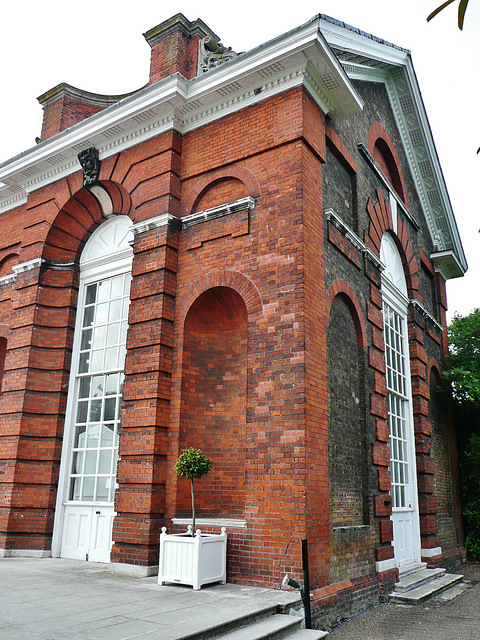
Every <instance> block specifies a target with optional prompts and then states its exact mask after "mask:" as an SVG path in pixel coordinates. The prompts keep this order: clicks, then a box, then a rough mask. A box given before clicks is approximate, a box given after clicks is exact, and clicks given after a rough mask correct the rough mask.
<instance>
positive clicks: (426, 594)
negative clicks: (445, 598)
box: [392, 573, 463, 604]
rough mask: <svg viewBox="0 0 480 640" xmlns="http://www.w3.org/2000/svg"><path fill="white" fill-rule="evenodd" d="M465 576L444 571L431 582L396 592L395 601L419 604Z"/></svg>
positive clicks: (394, 594)
mask: <svg viewBox="0 0 480 640" xmlns="http://www.w3.org/2000/svg"><path fill="white" fill-rule="evenodd" d="M462 579H463V576H461V575H458V574H454V573H444V574H443V575H442V576H441V577H439V578H436V579H434V580H432V581H430V582H425V583H423V584H421V585H420V586H417V587H414V588H412V589H411V590H410V591H405V592H395V593H393V594H392V595H393V596H394V602H405V603H408V604H418V603H419V602H423V601H424V600H426V599H427V598H430V597H431V596H434V595H436V594H438V593H440V592H441V591H445V589H448V588H449V587H452V586H453V585H454V584H457V582H460V581H461V580H462Z"/></svg>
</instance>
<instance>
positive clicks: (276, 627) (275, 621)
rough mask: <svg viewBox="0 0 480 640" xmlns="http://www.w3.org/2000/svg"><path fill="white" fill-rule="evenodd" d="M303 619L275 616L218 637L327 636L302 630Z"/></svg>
mask: <svg viewBox="0 0 480 640" xmlns="http://www.w3.org/2000/svg"><path fill="white" fill-rule="evenodd" d="M302 620H303V618H300V617H297V616H288V615H284V614H274V615H272V616H268V617H267V618H262V619H261V620H258V621H256V622H252V623H251V624H248V625H246V626H244V627H241V628H239V629H234V630H232V631H228V632H227V633H224V634H221V635H217V636H216V638H218V640H277V639H278V638H289V639H291V640H320V639H321V638H324V637H325V636H326V635H327V634H326V633H325V632H324V631H315V630H313V629H300V624H301V623H302Z"/></svg>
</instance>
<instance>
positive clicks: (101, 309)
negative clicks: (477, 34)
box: [95, 302, 108, 324]
mask: <svg viewBox="0 0 480 640" xmlns="http://www.w3.org/2000/svg"><path fill="white" fill-rule="evenodd" d="M107 315H108V302H103V303H102V304H97V313H96V314H95V324H105V322H106V321H107Z"/></svg>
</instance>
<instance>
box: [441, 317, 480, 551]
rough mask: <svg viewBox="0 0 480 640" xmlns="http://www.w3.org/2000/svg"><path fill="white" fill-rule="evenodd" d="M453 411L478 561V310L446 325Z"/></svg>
mask: <svg viewBox="0 0 480 640" xmlns="http://www.w3.org/2000/svg"><path fill="white" fill-rule="evenodd" d="M448 338H449V343H450V357H449V360H450V362H449V364H450V371H448V372H447V373H446V376H445V377H447V378H448V379H449V380H450V381H451V383H452V393H453V410H454V415H455V423H456V426H457V436H458V447H459V458H460V472H461V487H462V504H463V512H462V513H463V521H464V528H465V548H466V550H467V552H468V555H469V556H470V557H471V558H472V559H474V560H480V309H475V310H474V311H473V312H472V313H470V314H469V315H467V316H460V315H458V314H456V315H455V316H454V318H453V320H452V323H451V325H450V326H449V327H448Z"/></svg>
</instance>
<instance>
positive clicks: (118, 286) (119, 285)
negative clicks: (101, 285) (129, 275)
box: [110, 276, 123, 298]
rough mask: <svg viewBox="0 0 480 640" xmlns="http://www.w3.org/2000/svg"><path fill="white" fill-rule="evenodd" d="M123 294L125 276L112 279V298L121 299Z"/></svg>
mask: <svg viewBox="0 0 480 640" xmlns="http://www.w3.org/2000/svg"><path fill="white" fill-rule="evenodd" d="M122 293H123V276H117V277H116V278H112V291H111V295H110V297H111V298H119V297H120V296H121V295H122Z"/></svg>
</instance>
